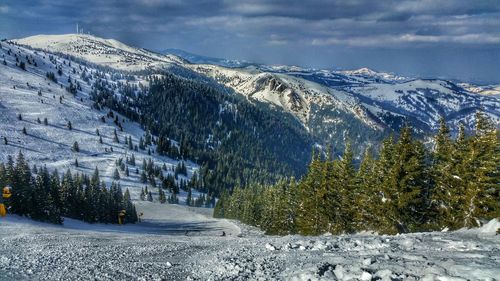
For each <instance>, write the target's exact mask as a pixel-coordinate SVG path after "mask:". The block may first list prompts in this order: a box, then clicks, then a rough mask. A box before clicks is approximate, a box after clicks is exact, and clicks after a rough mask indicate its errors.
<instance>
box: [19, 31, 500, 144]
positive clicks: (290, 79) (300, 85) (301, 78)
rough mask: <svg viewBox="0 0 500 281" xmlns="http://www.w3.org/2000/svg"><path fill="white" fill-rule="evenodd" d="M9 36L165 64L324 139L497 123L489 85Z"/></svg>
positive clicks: (95, 59) (92, 40)
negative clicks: (286, 116) (479, 119)
mask: <svg viewBox="0 0 500 281" xmlns="http://www.w3.org/2000/svg"><path fill="white" fill-rule="evenodd" d="M15 42H16V43H18V44H22V45H28V46H30V47H33V48H37V49H44V50H50V51H52V52H59V53H64V54H68V55H72V56H75V57H78V58H80V59H83V60H87V61H90V62H92V63H96V64H100V65H105V66H110V67H113V68H116V69H119V70H144V69H148V70H155V69H157V70H159V69H165V70H168V69H170V70H172V71H173V73H175V74H178V75H181V76H182V75H184V76H185V77H187V78H189V79H198V78H199V79H202V80H204V81H206V79H212V81H214V82H215V83H217V84H219V85H223V86H224V87H226V88H229V89H231V90H233V91H234V92H236V93H238V94H240V95H242V96H243V97H245V98H246V99H248V100H249V101H251V102H252V101H258V102H261V103H266V104H269V105H271V106H273V107H275V108H277V109H281V110H283V111H284V112H287V113H291V114H293V115H294V116H295V117H296V118H297V120H299V121H300V122H301V123H302V125H303V126H304V128H305V129H306V130H307V131H308V132H310V133H311V134H312V135H313V136H315V137H319V138H320V139H321V140H323V141H331V140H333V139H338V138H341V139H345V138H354V139H356V138H360V135H363V134H365V133H366V130H367V131H369V132H370V133H369V134H378V133H380V132H384V131H387V130H388V129H389V130H398V129H399V128H400V126H401V125H402V124H404V123H405V122H409V123H410V124H412V125H413V126H414V127H416V128H418V129H420V131H421V132H422V133H427V132H430V131H432V130H434V129H436V127H437V123H438V120H439V118H440V116H444V117H445V119H446V120H447V121H449V122H450V123H452V124H457V123H459V122H463V123H465V124H466V125H467V126H468V127H470V128H471V127H472V126H473V123H474V113H475V112H476V111H477V110H480V109H481V110H483V111H485V112H486V113H487V114H488V115H489V116H490V117H491V118H493V120H494V121H495V122H497V123H499V122H500V113H499V111H498V108H500V101H499V98H498V95H497V94H496V93H497V92H498V91H497V90H498V89H497V88H495V87H475V86H473V85H467V86H466V85H464V84H455V83H454V82H451V81H446V80H430V79H413V78H408V77H401V76H397V75H394V74H390V73H383V72H376V71H374V70H371V69H368V68H361V69H358V70H349V71H335V70H316V69H306V68H301V67H297V66H267V65H258V64H247V63H246V62H239V61H236V62H235V61H230V60H222V59H213V58H208V57H203V56H197V55H194V54H190V53H187V52H183V51H179V50H169V51H168V50H167V51H166V52H167V53H169V54H168V55H160V54H157V53H154V52H150V51H147V50H144V49H138V48H134V47H129V46H127V45H125V44H123V43H120V42H118V41H116V40H112V39H101V38H97V37H94V36H90V35H80V34H70V35H39V36H33V37H28V38H24V39H19V40H15ZM181 57H182V58H181ZM174 69H175V71H174ZM193 72H194V73H197V74H198V76H193V74H192V73H193ZM186 73H187V74H186ZM478 93H480V94H479V95H478ZM353 130H354V131H353Z"/></svg>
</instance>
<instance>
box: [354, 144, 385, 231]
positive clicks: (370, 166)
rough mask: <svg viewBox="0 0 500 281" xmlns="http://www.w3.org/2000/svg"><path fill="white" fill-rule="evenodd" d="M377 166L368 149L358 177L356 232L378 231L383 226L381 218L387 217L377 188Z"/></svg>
mask: <svg viewBox="0 0 500 281" xmlns="http://www.w3.org/2000/svg"><path fill="white" fill-rule="evenodd" d="M375 164H376V163H375V160H374V159H373V157H372V155H371V153H370V150H369V149H366V151H365V153H364V154H363V159H362V162H361V164H360V166H359V170H358V172H357V175H356V191H357V192H356V195H355V208H357V211H356V212H355V214H354V217H353V221H354V229H355V230H356V231H366V230H374V229H377V228H378V226H379V225H380V224H381V222H380V218H381V217H384V216H385V214H384V213H383V212H381V210H382V208H380V204H381V203H382V201H381V198H380V190H378V186H377V178H376V165H375Z"/></svg>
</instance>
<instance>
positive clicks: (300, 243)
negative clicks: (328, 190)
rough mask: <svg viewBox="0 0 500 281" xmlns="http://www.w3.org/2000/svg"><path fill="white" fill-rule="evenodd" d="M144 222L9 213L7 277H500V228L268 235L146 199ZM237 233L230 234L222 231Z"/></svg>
mask: <svg viewBox="0 0 500 281" xmlns="http://www.w3.org/2000/svg"><path fill="white" fill-rule="evenodd" d="M138 209H139V212H144V218H143V222H142V223H139V224H137V225H125V226H116V225H101V224H98V225H89V224H86V223H82V222H78V221H74V220H66V224H65V226H63V227H61V226H54V225H49V224H44V223H38V222H33V221H31V220H28V219H25V218H19V217H16V216H11V217H9V218H8V219H2V220H0V280H336V279H338V280H498V278H499V276H500V236H499V235H495V234H494V230H495V229H496V228H497V227H499V226H500V224H499V223H498V222H497V221H492V222H491V223H490V224H489V225H488V226H487V227H485V228H483V229H482V230H483V231H481V230H466V231H457V232H451V233H415V234H405V235H397V236H379V235H372V234H357V235H344V236H320V237H303V236H285V237H275V236H264V235H262V234H261V233H260V232H259V231H256V230H255V229H252V228H249V227H244V226H241V231H240V228H239V227H238V226H236V225H234V224H233V223H232V222H229V221H227V220H216V219H212V218H210V217H208V216H207V215H204V214H203V212H209V210H208V209H193V208H188V207H186V206H176V205H160V204H155V203H149V202H139V204H138ZM222 231H225V232H226V233H227V234H228V235H227V236H224V237H222V236H221V232H222Z"/></svg>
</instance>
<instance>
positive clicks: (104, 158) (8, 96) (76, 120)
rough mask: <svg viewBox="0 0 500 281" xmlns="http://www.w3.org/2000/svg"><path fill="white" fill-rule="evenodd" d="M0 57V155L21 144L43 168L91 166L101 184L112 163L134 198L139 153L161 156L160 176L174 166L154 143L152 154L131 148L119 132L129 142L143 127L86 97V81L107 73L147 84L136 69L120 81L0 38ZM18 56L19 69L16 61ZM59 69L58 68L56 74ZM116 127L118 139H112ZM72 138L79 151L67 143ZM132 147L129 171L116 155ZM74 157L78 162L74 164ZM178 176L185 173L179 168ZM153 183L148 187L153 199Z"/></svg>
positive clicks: (191, 169) (109, 178)
mask: <svg viewBox="0 0 500 281" xmlns="http://www.w3.org/2000/svg"><path fill="white" fill-rule="evenodd" d="M0 57H2V58H3V59H4V60H5V64H4V63H2V61H3V59H2V61H0V162H5V161H6V160H7V157H8V156H9V155H10V156H12V157H14V158H15V157H16V155H17V154H18V153H19V151H21V152H23V154H24V155H25V157H26V158H27V160H28V161H29V163H30V164H36V165H37V166H39V167H40V166H41V165H46V166H47V167H48V168H49V169H50V170H54V169H58V170H59V172H64V171H66V170H67V169H70V170H72V171H73V172H75V171H78V172H83V173H86V174H92V173H93V171H94V169H95V168H96V167H97V168H98V170H99V173H100V175H101V177H102V179H103V180H105V181H106V182H108V184H109V183H110V182H111V181H113V180H115V179H114V178H113V174H114V171H115V169H118V170H119V171H120V177H121V179H120V180H119V182H120V184H121V186H122V187H123V188H129V189H130V192H131V195H132V198H133V199H138V197H139V193H140V191H141V188H142V187H143V186H144V184H143V183H142V182H141V179H140V174H141V172H142V171H143V169H142V163H143V160H147V161H149V159H151V160H152V161H153V162H154V164H155V165H157V166H159V167H162V166H163V164H165V167H166V170H163V172H162V173H163V174H164V176H165V177H166V176H167V175H168V174H173V168H174V167H175V166H176V165H177V164H178V163H179V161H178V160H174V159H170V158H168V157H163V156H159V155H157V154H156V153H155V147H154V145H152V146H150V147H149V148H150V149H151V153H152V155H148V151H147V149H146V150H141V149H138V150H135V149H130V148H129V146H128V145H127V144H125V138H129V137H130V138H131V139H132V143H133V146H136V145H137V144H138V143H139V139H140V138H141V137H142V138H144V135H145V132H144V130H143V129H142V128H141V126H140V125H139V124H137V123H135V122H132V121H130V120H128V119H127V118H125V117H124V116H121V115H119V114H117V113H116V112H114V114H113V117H111V116H109V112H110V111H109V109H103V110H98V109H95V107H94V106H93V105H94V101H93V100H92V99H91V97H90V93H91V91H92V88H91V85H92V82H93V81H95V79H98V78H97V77H99V79H103V78H102V77H105V79H109V80H108V82H109V83H110V84H111V85H116V84H117V83H118V82H120V83H122V84H130V85H132V84H136V85H138V84H141V83H142V84H143V85H147V84H146V82H145V81H144V79H143V77H141V76H135V79H134V80H133V81H127V80H125V79H124V78H116V77H114V78H112V77H111V76H109V75H108V74H106V75H104V74H103V73H102V72H101V73H100V75H97V74H98V73H99V71H98V70H96V69H93V68H92V67H91V66H88V65H81V64H78V63H76V62H74V61H73V62H71V61H69V60H67V59H65V58H63V57H59V56H55V55H50V54H48V53H45V52H43V51H34V50H32V49H27V48H24V47H20V46H17V45H14V44H8V43H6V42H1V48H0ZM16 60H17V61H19V62H16ZM21 62H22V63H24V65H25V69H26V70H23V69H22V68H21V67H19V65H20V64H21ZM58 69H60V70H61V74H60V75H59V74H58V73H57V72H58ZM50 72H51V73H54V74H55V78H56V79H57V82H55V81H53V80H51V79H48V78H47V77H46V74H47V73H50ZM103 75H104V76H103ZM69 80H71V83H72V84H73V85H79V89H78V90H76V94H72V93H70V92H68V90H67V87H68V86H69V84H70V82H69ZM117 94H118V93H117ZM114 116H118V117H117V120H119V123H121V124H122V128H123V130H121V129H120V127H119V126H117V124H116V123H115V122H114V120H115V119H114ZM45 119H46V120H47V122H46V123H45ZM69 122H71V127H72V129H71V130H70V129H69V128H68V123H69ZM23 128H25V129H26V134H25V133H23ZM115 130H116V132H117V135H118V140H119V143H116V142H115V141H114V131H115ZM97 132H99V135H98V134H97ZM100 137H102V143H100V140H99V138H100ZM4 138H6V139H7V142H8V144H7V145H5V144H4ZM75 142H77V143H78V146H79V150H80V151H74V150H73V149H72V148H73V144H74V143H75ZM132 154H134V156H135V163H136V164H135V165H128V168H129V171H130V173H129V174H130V175H129V176H126V174H125V172H124V171H121V170H120V167H119V166H118V165H117V163H116V162H117V161H118V160H119V159H120V158H121V159H122V161H123V162H125V161H126V158H127V157H131V156H132ZM76 160H77V161H78V166H76V165H75V161H76ZM186 166H187V170H188V175H187V176H188V178H189V177H191V176H192V175H193V173H194V172H195V171H197V170H198V166H197V165H195V164H194V163H192V162H190V161H186ZM180 179H187V178H186V177H184V176H182V175H180V176H179V180H180ZM156 191H157V190H156V189H155V190H153V194H154V199H155V201H157V196H156V193H157V192H156ZM195 193H196V192H195ZM185 196H186V193H185V192H183V191H181V195H180V196H179V199H180V200H181V202H182V200H183V199H185ZM196 196H198V193H196V195H193V197H194V198H196Z"/></svg>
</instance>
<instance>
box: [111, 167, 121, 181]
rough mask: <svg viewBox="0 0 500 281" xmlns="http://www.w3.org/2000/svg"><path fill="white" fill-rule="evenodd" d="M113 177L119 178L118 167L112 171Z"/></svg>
mask: <svg viewBox="0 0 500 281" xmlns="http://www.w3.org/2000/svg"><path fill="white" fill-rule="evenodd" d="M113 179H114V180H119V179H120V172H118V169H116V168H115V171H114V173H113Z"/></svg>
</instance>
